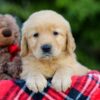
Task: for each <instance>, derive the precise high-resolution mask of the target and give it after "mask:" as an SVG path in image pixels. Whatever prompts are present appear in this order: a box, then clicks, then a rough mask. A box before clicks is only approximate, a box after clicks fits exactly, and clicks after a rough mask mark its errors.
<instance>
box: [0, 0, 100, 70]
mask: <svg viewBox="0 0 100 100" xmlns="http://www.w3.org/2000/svg"><path fill="white" fill-rule="evenodd" d="M43 9H51V10H55V11H57V12H58V13H60V14H62V15H63V16H64V17H65V18H66V19H67V20H68V21H69V22H70V24H71V27H72V32H73V35H74V38H75V40H76V44H77V49H76V54H77V59H78V60H79V61H80V62H81V63H82V64H84V65H86V66H87V67H89V68H91V69H97V70H100V0H0V13H3V14H5V13H10V14H12V15H14V16H16V18H17V19H18V23H19V25H20V27H21V23H23V22H24V21H25V20H26V19H27V18H28V16H29V15H30V14H32V13H33V12H36V11H38V10H43Z"/></svg>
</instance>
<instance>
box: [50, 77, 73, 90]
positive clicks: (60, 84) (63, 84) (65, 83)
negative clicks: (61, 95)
mask: <svg viewBox="0 0 100 100" xmlns="http://www.w3.org/2000/svg"><path fill="white" fill-rule="evenodd" d="M52 86H53V87H54V89H56V90H57V91H63V92H65V91H66V90H67V89H68V88H69V87H70V86H71V77H68V76H66V75H54V77H53V79H52Z"/></svg>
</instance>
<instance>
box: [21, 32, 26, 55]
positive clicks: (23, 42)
mask: <svg viewBox="0 0 100 100" xmlns="http://www.w3.org/2000/svg"><path fill="white" fill-rule="evenodd" d="M27 53H28V43H27V39H26V34H25V33H24V34H23V35H22V40H21V53H20V55H21V56H22V57H24V56H26V55H27Z"/></svg>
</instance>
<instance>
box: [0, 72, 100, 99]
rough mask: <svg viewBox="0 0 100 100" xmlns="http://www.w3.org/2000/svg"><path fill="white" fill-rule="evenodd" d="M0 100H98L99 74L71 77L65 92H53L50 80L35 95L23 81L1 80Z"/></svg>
mask: <svg viewBox="0 0 100 100" xmlns="http://www.w3.org/2000/svg"><path fill="white" fill-rule="evenodd" d="M0 100H100V72H98V71H91V72H89V73H88V74H87V75H84V76H73V77H72V85H71V87H70V88H69V89H67V90H66V92H57V91H55V90H54V89H53V88H52V87H51V79H49V80H48V86H47V88H45V89H44V91H43V92H41V93H37V94H35V93H34V92H32V91H31V90H29V89H28V88H27V87H26V85H25V81H24V80H15V81H11V80H1V81H0Z"/></svg>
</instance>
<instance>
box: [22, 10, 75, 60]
mask: <svg viewBox="0 0 100 100" xmlns="http://www.w3.org/2000/svg"><path fill="white" fill-rule="evenodd" d="M22 33H23V35H22V41H21V56H26V55H27V54H32V55H33V56H34V57H36V58H38V59H48V58H51V57H56V58H57V57H59V55H61V54H62V53H63V52H66V54H71V53H73V52H74V50H75V42H74V39H73V36H72V34H71V29H70V25H69V23H68V21H66V20H65V19H64V18H63V17H62V16H61V15H59V14H58V13H56V12H54V11H50V10H45V11H39V12H36V13H34V14H32V15H31V16H30V17H29V19H28V20H27V21H26V22H25V23H24V25H23V29H22Z"/></svg>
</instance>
